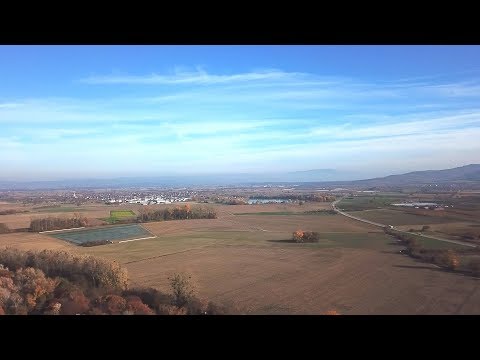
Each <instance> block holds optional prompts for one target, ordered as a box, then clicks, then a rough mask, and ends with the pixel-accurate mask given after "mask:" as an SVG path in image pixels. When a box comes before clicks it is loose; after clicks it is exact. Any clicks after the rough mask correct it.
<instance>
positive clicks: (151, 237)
mask: <svg viewBox="0 0 480 360" xmlns="http://www.w3.org/2000/svg"><path fill="white" fill-rule="evenodd" d="M154 238H156V236H149V237H143V238H138V239H131V240H121V241H119V242H118V243H119V244H120V243H126V242H129V241H138V240H146V239H154Z"/></svg>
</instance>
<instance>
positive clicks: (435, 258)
mask: <svg viewBox="0 0 480 360" xmlns="http://www.w3.org/2000/svg"><path fill="white" fill-rule="evenodd" d="M385 232H386V233H387V234H389V235H392V236H394V237H395V238H397V239H399V240H400V241H401V242H403V243H404V244H405V246H406V252H407V254H409V255H410V256H412V257H414V258H417V259H420V260H422V261H426V262H430V263H433V264H436V265H438V266H441V267H444V268H447V269H449V270H457V269H458V268H459V266H460V259H459V257H458V254H457V253H456V252H455V251H453V250H450V249H449V250H445V249H427V248H424V247H423V246H421V245H420V243H419V242H418V240H417V239H416V238H415V237H414V236H412V235H410V234H405V233H401V232H397V231H395V230H392V229H388V228H385Z"/></svg>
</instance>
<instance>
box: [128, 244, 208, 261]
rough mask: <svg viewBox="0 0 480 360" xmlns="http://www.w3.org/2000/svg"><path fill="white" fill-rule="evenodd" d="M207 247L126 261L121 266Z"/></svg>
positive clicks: (201, 247)
mask: <svg viewBox="0 0 480 360" xmlns="http://www.w3.org/2000/svg"><path fill="white" fill-rule="evenodd" d="M207 246H208V245H205V246H199V247H196V248H193V249H187V250H181V251H175V252H171V253H166V254H161V255H157V256H152V257H148V258H144V259H139V260H132V261H127V262H125V263H123V264H125V265H126V264H133V263H137V262H141V261H147V260H153V259H157V258H161V257H164V256H169V255H176V254H181V253H184V252H188V251H194V250H198V249H203V248H205V247H207Z"/></svg>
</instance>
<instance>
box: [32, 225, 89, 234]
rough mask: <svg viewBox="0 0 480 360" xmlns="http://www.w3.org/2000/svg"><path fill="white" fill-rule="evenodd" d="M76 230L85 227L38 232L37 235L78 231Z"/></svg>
mask: <svg viewBox="0 0 480 360" xmlns="http://www.w3.org/2000/svg"><path fill="white" fill-rule="evenodd" d="M78 229H85V226H82V227H77V228H70V229H59V230H47V231H40V232H39V234H46V233H51V232H58V231H67V230H78Z"/></svg>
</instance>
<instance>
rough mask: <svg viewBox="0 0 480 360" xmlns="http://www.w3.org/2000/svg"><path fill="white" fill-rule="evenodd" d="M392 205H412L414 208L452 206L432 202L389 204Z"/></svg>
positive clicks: (441, 208)
mask: <svg viewBox="0 0 480 360" xmlns="http://www.w3.org/2000/svg"><path fill="white" fill-rule="evenodd" d="M391 205H392V206H403V207H413V208H415V209H420V208H422V209H427V210H445V208H448V207H453V205H440V204H437V203H433V202H403V203H395V204H391Z"/></svg>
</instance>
